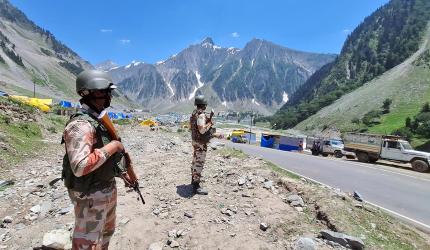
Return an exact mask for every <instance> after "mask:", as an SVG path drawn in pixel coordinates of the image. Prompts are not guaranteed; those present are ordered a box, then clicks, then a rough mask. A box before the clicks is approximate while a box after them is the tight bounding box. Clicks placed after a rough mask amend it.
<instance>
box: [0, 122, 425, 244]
mask: <svg viewBox="0 0 430 250" xmlns="http://www.w3.org/2000/svg"><path fill="white" fill-rule="evenodd" d="M119 131H120V134H121V137H122V138H123V142H124V144H125V147H126V149H127V150H128V151H129V152H130V154H131V156H132V159H133V161H134V167H135V169H136V172H137V174H138V175H139V176H140V177H141V180H140V183H141V186H142V189H141V190H142V193H143V195H144V197H145V201H146V204H145V205H142V203H141V202H140V201H138V200H137V194H136V193H134V192H128V191H127V189H126V188H124V187H123V184H122V181H121V180H117V183H118V189H119V191H118V194H119V195H118V207H117V228H116V232H115V234H114V237H113V239H112V241H111V245H110V249H121V250H122V249H161V248H163V249H170V248H178V249H344V247H343V246H341V245H339V244H336V243H334V242H331V241H327V240H323V239H321V238H320V237H318V236H319V233H320V231H321V230H323V229H329V230H333V231H337V232H343V233H349V234H351V235H352V236H356V237H358V238H360V239H361V240H363V241H364V243H365V245H366V248H367V249H383V248H385V249H394V248H391V247H397V246H404V248H403V247H401V248H403V249H430V241H429V238H430V237H429V236H428V235H426V234H424V233H422V232H419V231H417V230H415V229H412V228H410V227H408V226H405V225H403V224H401V223H400V222H398V221H397V220H395V219H393V218H391V217H387V216H386V215H384V214H383V213H382V212H380V211H377V210H375V209H373V208H370V207H369V208H368V207H366V205H363V204H357V202H355V201H353V200H352V199H351V198H350V197H349V196H348V195H347V194H343V193H341V192H340V191H336V190H329V189H326V188H323V187H321V186H318V185H316V184H312V183H309V182H308V181H306V180H304V179H300V178H298V177H295V176H292V175H289V174H288V173H285V172H282V171H279V170H277V169H276V167H274V166H273V165H272V164H270V163H267V162H265V161H263V160H262V159H258V158H255V157H250V156H246V155H244V154H243V153H241V152H239V151H234V150H231V149H228V148H225V147H224V146H223V145H222V143H219V142H217V143H213V144H212V146H211V147H209V151H208V154H207V162H206V166H205V169H204V171H203V176H204V183H203V186H204V187H206V188H207V189H208V191H209V195H207V196H198V195H194V196H193V195H192V194H191V186H190V185H189V184H190V178H191V177H190V165H191V160H192V149H191V141H190V135H189V133H187V132H182V133H177V132H176V131H166V130H158V131H150V130H149V129H147V128H144V127H140V126H130V125H127V126H120V128H119ZM59 141H60V134H58V133H57V134H53V135H51V136H50V137H49V138H46V139H45V142H46V147H44V148H39V149H35V151H36V152H37V156H36V157H32V158H31V159H25V160H24V161H23V162H22V163H21V164H19V165H18V166H16V167H13V168H9V170H6V171H4V172H2V173H1V174H0V180H12V179H13V180H14V185H11V186H8V187H6V188H3V189H0V219H2V218H4V217H6V216H10V217H11V219H12V222H10V223H2V226H1V227H0V249H33V248H35V247H36V248H37V247H41V246H42V240H43V236H44V234H45V233H47V232H49V231H51V230H54V229H65V230H69V231H71V229H72V227H73V221H74V219H73V212H72V207H71V205H70V201H69V198H68V195H67V191H66V189H65V188H64V185H63V183H62V182H61V181H58V182H56V183H55V184H53V185H50V182H51V181H52V180H54V179H55V178H57V177H60V173H61V164H62V157H63V154H64V149H63V148H62V146H61V145H60V144H59ZM51 184H52V183H51ZM291 195H298V196H300V197H301V198H302V199H303V204H299V205H297V204H295V205H294V206H293V205H292V204H293V203H291V204H290V202H289V201H288V200H289V197H291ZM299 203H300V202H299ZM262 223H263V225H262ZM264 224H265V225H267V226H268V228H267V230H263V229H265V228H264ZM262 227H263V229H262ZM387 228H390V230H392V231H393V232H385V231H388V230H387ZM392 234H394V235H392ZM396 235H397V236H398V237H396ZM391 236H392V238H391ZM304 238H307V239H308V241H306V242H308V243H309V241H311V243H312V244H311V243H309V244H311V245H312V247H313V248H305V247H304V246H303V244H302V243H303V239H304ZM397 241H400V242H397ZM398 249H399V248H398Z"/></svg>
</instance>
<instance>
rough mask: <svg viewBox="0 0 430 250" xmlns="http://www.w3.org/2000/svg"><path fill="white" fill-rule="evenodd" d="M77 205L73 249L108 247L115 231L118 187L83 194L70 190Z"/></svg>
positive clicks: (71, 197) (94, 249)
mask: <svg viewBox="0 0 430 250" xmlns="http://www.w3.org/2000/svg"><path fill="white" fill-rule="evenodd" d="M69 196H70V199H71V200H72V203H73V205H74V207H75V228H74V231H73V240H72V245H73V250H75V249H76V250H78V249H79V250H81V249H91V250H99V249H100V250H102V249H108V247H109V241H110V239H111V237H112V235H113V233H114V232H115V219H116V213H115V210H116V200H117V189H116V187H115V186H114V187H109V188H106V189H103V190H100V191H97V192H94V193H90V194H87V195H85V196H82V193H80V192H76V191H73V190H69Z"/></svg>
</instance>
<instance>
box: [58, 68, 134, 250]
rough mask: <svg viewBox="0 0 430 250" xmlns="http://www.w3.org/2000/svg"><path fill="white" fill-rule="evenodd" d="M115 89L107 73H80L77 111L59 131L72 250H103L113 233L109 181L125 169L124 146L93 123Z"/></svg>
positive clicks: (113, 203)
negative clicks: (72, 220)
mask: <svg viewBox="0 0 430 250" xmlns="http://www.w3.org/2000/svg"><path fill="white" fill-rule="evenodd" d="M115 88H116V86H115V85H114V84H113V83H112V80H111V78H110V77H109V75H108V74H106V73H105V72H101V71H96V70H88V71H84V72H82V73H81V74H79V75H78V77H77V79H76V91H77V93H78V94H79V95H80V96H81V97H82V99H81V100H80V102H81V104H82V108H81V109H80V110H79V111H78V112H77V113H76V114H74V115H72V116H71V119H70V121H69V122H68V123H67V125H66V128H65V130H64V134H63V142H64V143H65V148H66V154H65V156H64V159H63V174H62V177H63V179H64V182H65V185H66V187H67V189H68V192H69V196H70V199H71V201H72V203H73V205H74V212H75V228H74V231H73V241H72V245H73V249H108V247H109V240H110V238H111V237H112V235H113V233H114V231H115V218H116V213H115V209H116V203H117V190H116V184H115V178H114V177H115V176H118V175H119V174H120V173H121V172H122V171H124V168H122V164H121V163H122V158H123V157H122V155H121V153H122V152H123V151H124V147H123V145H122V144H121V142H119V141H114V140H111V139H110V137H109V134H108V133H107V131H106V129H105V128H104V126H103V125H102V124H101V123H99V121H98V119H97V118H98V116H99V114H100V113H101V112H102V111H103V110H104V109H105V108H107V107H109V106H110V101H111V97H112V94H111V91H112V90H113V89H115ZM127 178H128V176H127Z"/></svg>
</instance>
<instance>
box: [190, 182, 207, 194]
mask: <svg viewBox="0 0 430 250" xmlns="http://www.w3.org/2000/svg"><path fill="white" fill-rule="evenodd" d="M192 185H193V192H194V193H195V194H199V195H207V194H208V191H207V190H206V189H204V188H202V187H201V186H200V183H199V182H193V183H192Z"/></svg>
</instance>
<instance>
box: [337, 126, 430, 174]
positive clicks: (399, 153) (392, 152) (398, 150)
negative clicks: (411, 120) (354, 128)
mask: <svg viewBox="0 0 430 250" xmlns="http://www.w3.org/2000/svg"><path fill="white" fill-rule="evenodd" d="M343 142H344V150H345V151H349V152H354V153H355V155H356V156H357V159H358V160H359V161H360V162H372V163H373V162H376V161H377V160H379V159H381V160H382V159H383V160H388V161H394V162H401V163H410V164H411V165H412V168H413V169H414V170H415V171H418V172H427V171H428V170H429V161H430V153H426V152H421V151H416V150H413V148H412V147H411V145H410V144H409V142H407V141H406V140H404V139H403V138H401V137H399V136H393V135H373V134H364V133H346V134H344V136H343Z"/></svg>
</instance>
